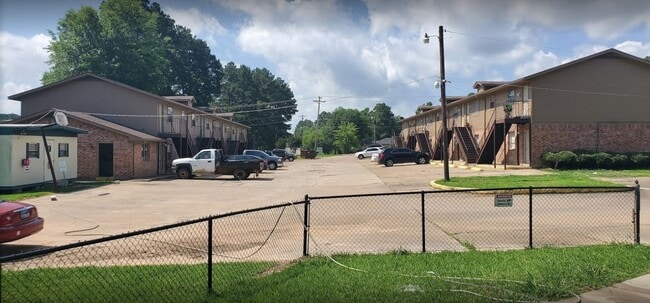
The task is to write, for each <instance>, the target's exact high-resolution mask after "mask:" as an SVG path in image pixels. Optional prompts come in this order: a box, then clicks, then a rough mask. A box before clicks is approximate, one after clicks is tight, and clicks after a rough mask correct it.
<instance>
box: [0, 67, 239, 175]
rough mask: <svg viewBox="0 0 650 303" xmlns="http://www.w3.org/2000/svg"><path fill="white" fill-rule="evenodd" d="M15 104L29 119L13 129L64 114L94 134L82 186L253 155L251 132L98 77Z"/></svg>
mask: <svg viewBox="0 0 650 303" xmlns="http://www.w3.org/2000/svg"><path fill="white" fill-rule="evenodd" d="M9 98H10V99H13V100H17V101H21V113H22V117H21V118H20V119H17V120H14V121H11V123H49V122H48V121H51V120H52V114H53V113H54V111H55V110H58V111H61V112H64V113H65V114H66V115H68V116H69V122H70V125H71V126H73V127H77V128H80V129H84V130H86V131H88V134H86V135H83V136H80V137H79V141H78V144H79V149H78V151H79V152H78V153H79V155H78V157H79V176H78V178H79V179H97V178H100V179H132V178H144V177H152V176H156V175H158V174H165V173H168V172H169V169H170V166H171V161H172V160H173V159H175V158H178V157H188V156H191V155H193V154H194V153H196V152H198V151H199V150H200V149H204V148H221V149H224V150H226V152H227V153H229V154H237V153H240V152H241V151H242V150H243V149H245V148H248V147H249V143H248V140H247V134H248V129H249V128H250V127H248V126H246V125H243V124H240V123H237V122H235V121H232V120H231V119H229V118H228V115H224V114H222V113H217V112H215V111H206V110H202V109H198V108H194V107H193V105H194V103H196V100H195V99H194V98H193V97H192V96H167V97H164V96H157V95H154V94H151V93H148V92H145V91H142V90H139V89H137V88H134V87H131V86H128V85H126V84H123V83H119V82H116V81H113V80H110V79H107V78H103V77H100V76H97V75H94V74H90V73H86V74H81V75H78V76H74V77H71V78H68V79H65V80H62V81H59V82H56V83H52V84H49V85H45V86H42V87H38V88H35V89H32V90H29V91H26V92H22V93H19V94H15V95H13V96H9Z"/></svg>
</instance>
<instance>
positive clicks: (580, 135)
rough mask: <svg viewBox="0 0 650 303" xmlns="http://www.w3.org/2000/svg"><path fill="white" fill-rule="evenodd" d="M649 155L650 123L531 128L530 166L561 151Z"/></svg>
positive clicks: (549, 124) (566, 124)
mask: <svg viewBox="0 0 650 303" xmlns="http://www.w3.org/2000/svg"><path fill="white" fill-rule="evenodd" d="M576 149H583V150H591V151H603V152H650V123H604V122H600V123H544V124H533V125H532V126H531V151H532V152H531V165H532V166H533V167H541V166H542V155H543V154H544V153H545V152H549V151H551V152H557V151H562V150H576Z"/></svg>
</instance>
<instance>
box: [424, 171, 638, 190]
mask: <svg viewBox="0 0 650 303" xmlns="http://www.w3.org/2000/svg"><path fill="white" fill-rule="evenodd" d="M548 172H549V174H546V175H529V176H515V175H509V176H477V177H451V178H450V180H449V181H444V180H442V179H441V180H437V181H436V184H440V185H444V186H451V187H462V188H479V189H487V188H509V187H529V186H533V187H583V186H594V187H607V186H630V185H632V184H621V183H618V182H614V181H605V180H602V179H601V178H630V177H647V176H650V170H625V171H613V170H560V171H558V170H548Z"/></svg>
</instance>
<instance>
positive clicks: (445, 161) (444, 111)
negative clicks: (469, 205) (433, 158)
mask: <svg viewBox="0 0 650 303" xmlns="http://www.w3.org/2000/svg"><path fill="white" fill-rule="evenodd" d="M443 32H444V30H443V28H442V25H440V26H439V27H438V42H440V84H439V85H440V104H441V107H442V161H443V172H444V178H445V181H449V155H448V154H447V151H448V146H447V97H446V94H445V83H446V82H447V81H446V80H445V44H444V41H443V38H442V33H443ZM429 37H430V36H429V35H427V34H426V33H424V39H422V42H424V44H428V43H429Z"/></svg>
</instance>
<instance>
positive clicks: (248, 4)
mask: <svg viewBox="0 0 650 303" xmlns="http://www.w3.org/2000/svg"><path fill="white" fill-rule="evenodd" d="M152 2H158V3H159V4H160V6H161V7H162V9H163V11H164V12H165V13H167V14H168V15H170V16H171V17H172V18H173V19H174V20H175V21H176V23H177V24H180V25H183V26H185V27H187V28H189V29H190V30H191V31H192V33H193V34H194V35H196V37H198V38H200V39H202V40H204V41H206V42H207V44H208V46H209V47H210V49H211V51H212V54H213V55H215V56H216V58H217V59H219V60H220V61H221V63H222V65H225V64H227V63H228V62H234V63H235V64H243V65H246V66H248V67H251V68H266V69H268V70H269V71H271V72H272V73H273V74H274V75H275V76H277V77H279V78H282V79H283V80H284V81H285V82H286V83H288V85H289V87H290V88H291V90H292V91H293V93H294V95H295V98H296V100H297V101H298V112H297V113H296V115H295V116H294V117H293V119H292V121H291V123H292V127H295V125H296V124H297V122H299V121H300V120H301V119H308V120H312V121H313V120H315V119H316V116H317V111H318V106H317V105H318V104H317V103H316V102H314V101H315V100H318V98H319V97H320V98H321V100H322V101H324V102H322V103H320V111H321V112H323V111H328V112H331V111H333V110H334V109H336V108H337V107H343V108H357V109H359V110H362V109H364V108H370V109H372V108H373V107H374V106H375V105H376V104H378V103H385V104H387V105H388V106H390V107H391V108H392V110H393V113H395V114H396V115H400V116H403V117H409V116H412V115H414V113H415V111H416V109H417V107H418V105H421V104H425V103H427V102H432V103H433V104H434V105H436V104H438V100H439V98H440V91H439V89H436V88H435V87H434V83H435V82H436V81H437V80H439V76H440V48H439V37H438V28H439V26H443V28H444V29H445V32H444V33H443V35H442V40H443V41H444V59H445V60H444V61H445V78H446V80H447V86H446V94H447V96H466V95H467V94H469V93H471V92H474V89H473V88H472V85H473V84H474V83H475V82H476V81H483V80H494V81H497V80H498V81H510V80H515V79H518V78H521V77H524V76H527V75H530V74H533V73H536V72H539V71H542V70H545V69H548V68H551V67H554V66H557V65H559V64H562V63H566V62H569V61H572V60H575V59H578V58H581V57H584V56H587V55H590V54H593V53H595V52H598V51H602V50H605V49H608V48H616V49H618V50H621V51H624V52H627V53H629V54H632V55H634V56H637V57H640V58H645V57H646V56H650V1H648V0H620V1H611V0H572V1H565V0H544V1H539V0H518V1H516V0H490V1H488V0H412V1H408V0H405V1H393V0H365V1H364V0H350V1H349V0H339V1H326V0H323V1H319V0H315V1H302V0H294V1H283V0H184V1H182V0H159V1H152ZM100 4H101V0H51V1H46V0H40V1H39V0H0V113H16V114H20V103H19V102H16V101H11V100H9V99H8V96H10V95H12V94H16V93H19V92H23V91H26V90H29V89H32V88H36V87H39V86H41V83H40V79H41V77H42V75H43V72H45V71H46V70H48V65H47V63H46V61H47V59H48V52H47V50H46V49H45V48H46V47H47V45H48V44H49V42H50V40H51V36H50V34H49V31H52V32H54V33H56V27H57V22H58V21H59V20H60V19H61V18H62V17H64V15H65V13H66V12H67V11H68V10H70V9H73V10H78V9H79V8H80V7H81V6H84V5H86V6H91V7H93V8H95V9H98V8H99V5H100ZM425 33H428V34H429V35H430V36H432V37H431V40H430V43H429V44H425V43H423V40H422V38H423V37H424V34H425Z"/></svg>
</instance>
